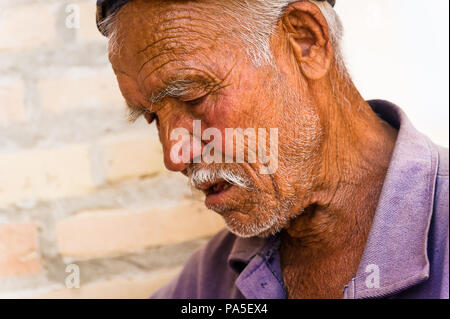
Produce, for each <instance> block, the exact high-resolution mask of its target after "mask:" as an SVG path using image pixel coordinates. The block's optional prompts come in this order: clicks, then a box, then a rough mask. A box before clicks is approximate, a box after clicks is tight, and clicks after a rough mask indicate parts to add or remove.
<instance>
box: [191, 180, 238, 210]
mask: <svg viewBox="0 0 450 319" xmlns="http://www.w3.org/2000/svg"><path fill="white" fill-rule="evenodd" d="M235 186H236V185H233V184H231V183H228V182H227V181H225V180H219V181H215V182H211V183H208V184H203V185H198V186H197V188H198V189H200V190H201V191H202V192H203V193H204V194H205V195H206V198H205V205H206V207H208V208H212V207H218V206H223V205H226V204H227V203H228V202H229V200H230V198H231V197H233V193H235V192H234V191H233V190H234V189H237V190H238V189H239V187H235ZM234 195H236V194H234Z"/></svg>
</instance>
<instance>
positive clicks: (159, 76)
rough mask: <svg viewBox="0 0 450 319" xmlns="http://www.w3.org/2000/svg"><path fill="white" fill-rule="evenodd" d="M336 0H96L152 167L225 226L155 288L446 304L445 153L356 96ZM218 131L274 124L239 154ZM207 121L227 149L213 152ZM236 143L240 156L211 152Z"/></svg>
mask: <svg viewBox="0 0 450 319" xmlns="http://www.w3.org/2000/svg"><path fill="white" fill-rule="evenodd" d="M334 2H335V1H332V0H328V1H306V0H305V1H292V0H227V1H223V0H220V1H219V0H190V1H185V0H183V1H181V0H131V1H130V0H128V1H127V0H116V1H114V0H109V1H108V0H105V1H98V12H97V21H98V25H99V29H100V31H101V32H102V33H103V34H104V35H106V36H108V37H109V57H110V61H111V64H112V67H113V69H114V72H115V74H116V75H117V80H118V82H119V86H120V89H121V92H122V94H123V96H124V98H125V100H126V102H127V104H128V106H129V107H130V109H131V110H132V111H131V113H132V116H133V118H136V117H137V116H140V115H143V116H144V117H145V118H146V119H147V120H148V122H152V121H155V122H156V126H157V128H158V131H159V137H160V140H161V143H162V146H163V150H164V162H165V165H166V167H167V168H168V169H169V170H173V171H179V172H181V173H183V174H185V175H186V176H188V177H189V179H190V181H191V183H192V184H193V185H194V186H195V187H196V188H198V189H201V190H203V191H204V193H205V194H206V199H205V204H206V206H207V207H208V208H210V209H212V210H214V211H216V212H217V213H219V214H221V215H222V217H223V218H224V220H225V222H226V224H227V228H228V229H227V230H225V231H222V232H220V233H219V234H217V235H216V236H215V237H214V238H212V239H211V240H210V241H209V243H208V244H207V245H206V246H205V247H203V248H202V249H200V250H198V251H197V252H196V253H195V254H194V255H193V256H192V257H191V258H190V259H189V260H188V262H187V263H186V265H185V267H184V269H183V270H182V272H181V274H180V275H179V276H178V277H177V278H176V279H175V280H174V281H173V282H172V283H171V284H169V285H168V286H166V287H164V288H162V289H161V290H160V291H158V292H157V293H156V294H155V295H154V297H156V298H372V297H373V298H380V297H390V298H448V293H449V291H448V289H449V288H448V253H449V246H448V243H449V240H448V219H449V218H448V217H449V216H448V215H449V209H448V166H449V164H448V150H446V149H443V148H440V147H438V146H436V145H434V144H433V143H432V142H431V141H430V140H429V139H428V138H427V137H425V136H424V135H422V134H421V133H419V132H418V131H417V130H416V129H415V128H414V127H413V126H412V124H411V122H410V121H409V120H408V118H407V117H406V115H405V114H404V113H403V112H402V110H401V109H400V108H399V107H397V106H395V105H393V104H390V103H389V102H385V101H381V100H376V101H369V102H365V101H364V99H363V98H362V97H361V95H360V94H359V92H358V90H357V89H356V87H355V86H354V84H353V83H352V81H351V79H350V77H349V75H348V73H347V72H346V68H345V65H344V62H343V59H342V56H341V51H340V47H339V45H340V38H341V34H342V27H341V24H340V22H339V19H338V17H337V15H336V13H335V11H334V9H333V6H334V4H335V3H334ZM380 45H381V44H380ZM374 63H376V61H375V62H374ZM380 67H382V66H380ZM199 122H200V124H201V127H200V129H199V127H198V125H197V124H198V123H199ZM196 125H197V126H196ZM227 128H232V129H236V128H243V129H246V128H250V129H258V130H260V129H263V130H262V131H263V132H269V131H270V130H271V129H276V132H277V136H276V138H275V139H274V140H272V138H270V139H267V140H266V139H265V137H266V136H260V135H258V146H260V147H261V146H262V148H263V149H264V151H265V150H266V149H265V146H267V148H269V144H270V147H272V148H273V147H274V146H275V147H276V152H274V153H275V155H273V153H272V152H271V155H270V156H269V157H270V160H269V161H263V160H262V158H261V157H260V156H259V153H258V156H254V157H253V160H251V156H250V155H251V154H253V155H255V153H256V149H255V148H254V146H252V144H251V143H250V138H249V137H248V136H244V139H239V136H238V135H239V134H237V135H233V136H231V140H230V137H229V136H228V137H227V135H226V134H224V133H225V131H226V130H227ZM177 129H183V131H184V132H187V134H188V135H190V136H191V137H192V138H191V139H187V140H183V141H181V142H180V136H178V137H175V138H174V134H173V132H174V131H175V130H177ZM208 129H214V130H215V131H214V132H216V133H217V132H218V133H222V135H221V136H225V137H224V138H223V139H222V140H220V141H215V142H216V146H217V144H218V146H224V145H226V144H227V143H228V144H229V143H230V142H231V145H232V147H231V148H226V147H225V150H224V151H223V153H221V154H220V155H219V156H218V157H217V156H216V157H215V159H216V160H217V159H219V160H217V161H213V162H211V161H208V162H207V161H205V160H204V159H203V158H202V157H201V155H202V154H204V149H205V147H206V145H207V144H208V142H211V140H212V139H211V135H210V136H209V139H208V138H206V139H204V138H203V137H204V135H205V134H203V133H204V132H205V130H208ZM258 132H259V131H258ZM207 135H208V134H207ZM181 137H183V136H181ZM183 138H184V137H183ZM199 139H201V141H199ZM238 140H239V141H241V142H240V143H239V142H238ZM269 140H270V142H269ZM186 141H187V142H186ZM242 141H244V142H242ZM261 141H262V142H261ZM273 141H275V143H272V142H273ZM217 142H218V143H217ZM276 142H278V143H276ZM180 143H181V144H180ZM238 144H243V147H244V149H246V150H247V151H248V154H249V155H247V156H244V160H242V161H238V160H236V161H226V160H225V161H220V159H225V158H227V159H230V158H231V159H236V158H237V149H238ZM180 145H181V147H180ZM278 145H279V146H278ZM185 147H187V149H188V151H187V152H188V153H187V157H186V153H184V154H181V153H183V152H181V151H180V150H182V151H185V150H186V149H185ZM222 149H223V148H222ZM216 155H217V154H216ZM181 158H183V159H184V160H181ZM199 158H200V159H201V160H198V159H199ZM186 159H187V160H186ZM269 162H270V163H269ZM273 163H276V165H272V164H273ZM269 167H270V169H267V168H269ZM264 168H266V170H264ZM182 222H183V221H182V220H174V223H182Z"/></svg>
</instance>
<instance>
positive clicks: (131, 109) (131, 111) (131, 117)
mask: <svg viewBox="0 0 450 319" xmlns="http://www.w3.org/2000/svg"><path fill="white" fill-rule="evenodd" d="M126 104H127V107H128V108H127V110H128V111H127V121H128V122H130V123H134V122H136V121H137V119H138V118H140V117H141V116H143V115H145V114H147V113H151V111H150V110H148V109H147V108H146V107H144V106H136V105H131V104H129V103H128V102H126Z"/></svg>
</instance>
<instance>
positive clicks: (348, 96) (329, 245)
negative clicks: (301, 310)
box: [282, 79, 396, 295]
mask: <svg viewBox="0 0 450 319" xmlns="http://www.w3.org/2000/svg"><path fill="white" fill-rule="evenodd" d="M330 83H332V81H331V80H330V79H326V80H321V81H320V82H319V81H316V82H314V83H309V87H310V89H311V91H313V92H320V94H317V95H315V96H314V97H313V100H314V102H315V104H316V105H319V106H320V107H319V113H320V114H319V117H320V118H321V119H322V126H323V127H324V137H323V143H322V147H321V150H320V157H319V158H320V163H321V164H320V165H319V167H318V169H317V172H316V176H317V179H316V180H315V182H314V186H313V188H312V191H311V193H310V195H309V196H308V198H307V200H306V203H303V207H304V212H303V213H302V214H301V215H300V216H299V217H297V218H296V219H294V220H293V221H292V222H291V224H290V225H289V227H288V228H287V229H286V230H285V231H284V232H283V234H282V242H283V245H282V266H284V267H285V268H291V270H294V269H296V268H297V269H299V268H302V269H303V270H302V271H304V270H305V269H309V270H311V271H313V269H315V270H317V271H318V272H319V273H324V272H326V271H325V270H324V269H322V268H321V266H323V267H327V266H329V265H330V264H331V265H334V267H333V268H334V269H331V271H332V272H333V273H334V275H336V274H339V275H340V278H336V276H335V277H334V283H335V285H336V289H337V290H338V291H336V293H339V295H340V294H341V291H342V288H343V285H345V284H346V283H347V282H348V281H349V280H350V279H351V277H352V276H353V275H354V273H355V272H356V270H357V267H358V265H359V262H360V259H361V257H362V254H363V251H364V247H365V244H366V241H367V237H368V234H369V231H370V228H371V225H372V220H373V217H374V214H375V210H376V207H377V203H378V199H379V196H380V193H381V189H382V186H383V182H384V179H385V176H386V172H387V169H388V166H389V162H390V158H391V155H392V151H393V149H394V145H395V140H396V131H395V130H394V129H393V128H391V127H390V126H389V125H388V124H387V123H385V122H384V121H382V120H381V119H380V118H379V117H378V116H377V115H376V114H375V113H374V112H373V111H372V109H371V108H370V106H369V105H368V104H367V103H366V102H365V101H364V100H363V98H362V97H361V96H360V94H359V93H358V91H357V90H356V88H355V87H354V86H353V84H351V83H346V84H341V85H340V87H339V88H336V87H333V86H331V84H330ZM323 92H339V93H338V95H337V96H336V95H335V94H330V95H324V94H323ZM283 255H284V258H283ZM283 260H284V261H283ZM287 260H291V261H292V262H289V261H287ZM294 260H295V261H294ZM339 267H341V268H342V269H337V268H339ZM305 276H314V274H312V273H309V274H308V275H307V274H305ZM323 277H326V276H323ZM315 286H317V283H316V284H315ZM330 291H331V289H330Z"/></svg>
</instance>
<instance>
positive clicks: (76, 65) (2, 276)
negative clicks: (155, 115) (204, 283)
mask: <svg viewBox="0 0 450 319" xmlns="http://www.w3.org/2000/svg"><path fill="white" fill-rule="evenodd" d="M94 17H95V1H90V0H71V1H61V0H58V1H57V0H41V1H38V0H2V1H1V2H0V297H3V298H14V297H30V298H34V297H44V298H144V297H147V296H148V295H150V294H151V293H152V292H153V291H154V290H155V289H157V288H158V287H160V286H161V285H163V284H165V283H167V282H168V281H169V280H170V279H171V278H173V276H174V275H176V274H177V272H179V270H180V267H181V266H182V265H183V263H184V262H185V261H186V259H187V258H188V257H189V255H190V254H191V253H192V252H193V251H194V250H195V249H196V248H198V247H199V246H200V245H202V244H204V243H205V241H206V240H207V238H208V237H210V236H211V235H213V234H214V233H216V232H217V231H219V230H220V229H221V228H223V222H222V220H221V218H220V217H219V216H217V215H216V214H214V213H213V212H210V211H207V210H206V209H205V208H204V207H203V204H202V202H201V201H200V200H198V199H197V200H195V199H193V198H192V195H191V193H190V190H189V189H188V187H187V183H186V180H185V178H184V177H182V176H178V174H174V173H169V172H167V171H166V170H165V168H164V166H163V163H162V153H161V146H160V144H159V142H158V139H157V134H156V130H155V127H154V126H148V125H147V124H146V123H145V121H138V122H137V123H135V124H129V123H127V121H126V119H125V106H124V103H123V99H122V98H121V96H120V93H119V89H118V86H117V84H116V82H115V78H114V75H113V73H112V71H111V68H110V66H109V64H108V61H107V55H106V40H105V39H103V37H102V36H100V34H99V33H98V31H97V29H96V27H95V18H94ZM71 264H75V265H77V266H78V267H79V274H80V288H67V286H66V280H67V278H68V276H69V275H70V274H71V272H70V271H69V272H66V267H67V266H68V265H71Z"/></svg>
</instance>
